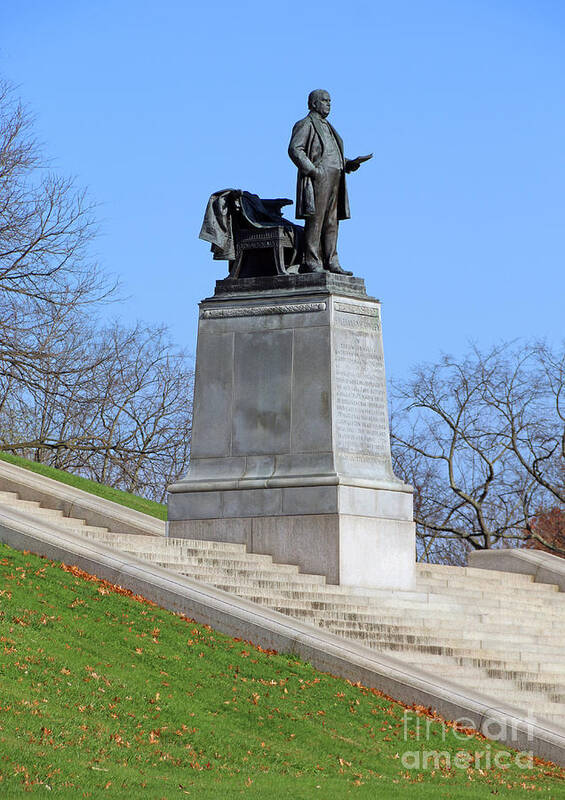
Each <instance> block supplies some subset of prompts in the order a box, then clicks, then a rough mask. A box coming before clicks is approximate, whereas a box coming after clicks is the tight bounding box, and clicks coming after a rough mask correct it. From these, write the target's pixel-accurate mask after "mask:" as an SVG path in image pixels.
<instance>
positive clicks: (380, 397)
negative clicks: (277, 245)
mask: <svg viewBox="0 0 565 800" xmlns="http://www.w3.org/2000/svg"><path fill="white" fill-rule="evenodd" d="M168 518H169V535H170V536H180V537H186V538H194V539H209V540H216V541H228V542H239V543H241V544H245V545H246V546H247V548H248V549H249V551H250V552H252V553H263V554H268V555H272V556H273V558H274V559H275V560H276V561H279V562H283V563H289V564H296V565H298V566H299V567H300V569H301V570H303V571H304V572H311V573H314V574H323V575H325V576H326V579H327V580H328V581H329V582H330V583H335V584H347V585H350V586H363V587H367V586H374V587H397V588H408V587H410V585H411V583H412V579H413V576H414V568H415V567H414V562H415V535H414V524H413V522H412V488H411V487H410V486H407V485H406V484H404V483H403V482H402V481H400V480H399V479H398V478H396V476H395V475H394V473H393V471H392V463H391V455H390V440H389V430H388V415H387V405H386V382H385V372H384V356H383V345H382V333H381V318H380V305H379V302H378V301H377V300H375V299H373V298H370V297H367V294H366V292H365V288H364V285H363V281H361V280H360V279H358V278H344V277H343V276H336V275H332V274H331V273H327V272H325V273H320V274H318V273H316V274H310V275H294V276H277V277H273V278H266V277H265V278H256V279H244V280H226V281H220V282H219V283H218V284H217V287H216V294H215V295H214V297H211V298H208V299H207V300H204V301H203V302H202V303H201V306H200V319H199V324H198V348H197V354H196V375H195V389H194V418H193V430H192V449H191V459H190V468H189V471H188V473H187V475H186V476H185V477H184V478H183V479H182V480H180V481H178V482H177V483H175V484H174V485H173V486H171V487H169V499H168Z"/></svg>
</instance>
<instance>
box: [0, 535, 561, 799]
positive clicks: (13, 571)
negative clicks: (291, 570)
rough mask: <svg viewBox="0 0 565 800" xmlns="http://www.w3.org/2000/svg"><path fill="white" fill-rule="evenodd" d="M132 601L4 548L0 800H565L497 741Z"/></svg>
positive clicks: (556, 775) (536, 768) (553, 783)
mask: <svg viewBox="0 0 565 800" xmlns="http://www.w3.org/2000/svg"><path fill="white" fill-rule="evenodd" d="M140 600H141V599H140V598H138V599H135V598H132V597H128V596H124V595H123V594H120V593H117V592H115V591H113V589H112V587H109V586H108V585H107V584H105V583H103V582H101V581H97V580H88V579H87V578H85V576H83V575H81V574H79V573H78V571H74V572H69V571H67V570H64V569H62V568H61V566H60V565H58V564H56V563H53V562H51V561H48V560H46V559H41V558H39V557H37V556H32V555H29V554H25V553H19V552H17V551H15V550H12V549H10V548H8V547H6V546H5V545H0V654H1V656H0V796H1V797H7V798H11V797H16V796H20V795H22V796H23V795H24V794H28V793H32V794H41V795H42V796H45V795H46V794H47V792H48V793H49V796H53V797H68V798H71V797H72V798H76V797H90V798H99V797H108V798H110V797H113V798H123V797H130V798H131V799H132V800H137V798H152V799H154V798H157V799H158V798H167V800H172V798H177V797H179V798H180V797H187V796H190V797H194V798H198V800H204V799H205V798H214V799H216V798H220V799H221V800H222V799H223V798H232V797H253V798H259V797H268V798H273V799H274V800H276V798H287V797H288V798H293V799H294V800H300V798H303V799H304V800H311V798H317V797H319V798H324V800H329V798H332V800H333V798H342V797H344V798H345V797H353V798H366V799H367V800H368V799H369V798H370V799H371V800H374V798H381V797H382V798H397V797H399V798H418V799H420V798H434V800H437V798H442V799H443V798H463V797H464V798H473V800H474V799H475V798H491V797H493V796H496V797H514V796H516V795H518V794H522V793H523V791H524V790H525V789H528V788H531V793H532V795H537V796H542V797H544V798H563V797H565V771H564V770H561V769H559V768H557V767H553V766H547V765H543V764H541V763H537V764H533V765H531V768H527V769H526V768H519V767H517V766H516V765H515V763H514V758H515V756H514V754H511V755H509V756H508V760H509V761H510V762H511V765H510V766H509V767H508V768H506V769H500V768H494V767H491V768H489V767H488V765H487V763H486V754H487V753H488V754H489V758H490V760H491V762H492V761H493V760H494V757H495V755H496V754H497V753H498V752H500V750H501V748H500V747H499V746H498V745H496V744H494V743H489V742H486V741H485V740H484V739H481V738H476V737H474V736H466V735H464V734H462V733H461V732H458V733H457V736H456V735H455V734H454V732H453V730H452V729H447V733H446V735H445V741H443V740H442V737H443V734H444V733H445V731H446V729H445V728H444V727H443V726H442V725H441V724H440V722H437V721H429V720H428V718H427V717H424V716H421V717H419V716H418V717H417V716H416V714H415V713H414V712H412V713H411V715H410V718H409V719H410V723H409V725H408V726H407V729H406V732H405V725H404V712H405V709H404V708H403V707H402V706H401V705H400V704H398V703H395V702H392V701H391V700H389V699H387V698H386V697H384V696H382V695H379V694H378V693H376V692H372V691H369V690H366V689H363V688H361V687H357V686H354V685H351V684H350V683H348V682H347V681H344V680H340V679H337V678H334V677H332V676H330V675H326V674H323V673H320V672H317V671H315V670H314V669H313V668H312V667H310V666H309V665H308V664H305V663H302V662H300V661H297V660H296V659H295V658H294V657H292V656H288V655H284V654H278V655H277V654H269V653H264V652H262V651H259V649H256V648H254V647H253V646H252V645H250V644H247V643H245V642H241V641H237V640H234V639H230V638H228V637H226V636H223V635H221V634H219V633H216V632H215V631H213V630H211V629H210V628H207V627H205V626H201V625H196V624H195V623H194V622H192V621H190V620H187V619H186V618H183V617H180V616H178V615H175V614H172V613H170V612H167V611H164V610H162V609H160V608H157V607H156V606H153V605H152V604H148V603H146V602H142V601H140ZM416 722H419V724H420V736H418V734H417V729H416ZM426 723H427V725H428V731H427V733H426ZM457 737H459V738H457ZM423 750H428V751H430V750H439V751H445V752H446V753H448V754H449V758H454V756H455V754H456V753H457V751H464V752H467V753H470V754H472V755H473V757H474V756H475V755H476V754H477V753H482V754H483V755H482V756H479V758H481V759H482V761H480V762H479V763H477V762H476V761H475V762H474V763H470V764H469V767H468V769H458V768H456V767H455V766H453V765H452V767H451V768H450V769H449V768H448V767H447V766H446V765H445V763H441V764H440V765H439V766H438V767H437V768H432V766H431V765H430V768H427V769H422V768H421V767H420V768H410V766H412V765H413V762H414V761H415V759H416V758H419V757H420V756H419V754H420V753H421V751H423ZM407 753H408V756H407V755H406V754H407ZM409 753H413V755H412V756H410V755H409ZM407 757H408V759H409V761H410V762H412V763H411V764H410V763H407V762H406V758H407ZM403 761H404V762H405V763H403ZM444 762H445V758H444ZM460 763H461V762H460Z"/></svg>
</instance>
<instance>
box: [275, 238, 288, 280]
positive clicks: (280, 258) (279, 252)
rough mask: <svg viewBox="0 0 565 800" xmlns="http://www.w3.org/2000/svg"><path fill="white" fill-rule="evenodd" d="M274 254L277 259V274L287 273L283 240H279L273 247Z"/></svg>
mask: <svg viewBox="0 0 565 800" xmlns="http://www.w3.org/2000/svg"><path fill="white" fill-rule="evenodd" d="M273 256H274V259H275V268H276V270H277V275H286V274H287V272H286V267H285V265H284V245H283V243H282V240H281V241H279V242H277V243H276V244H275V246H274V247H273Z"/></svg>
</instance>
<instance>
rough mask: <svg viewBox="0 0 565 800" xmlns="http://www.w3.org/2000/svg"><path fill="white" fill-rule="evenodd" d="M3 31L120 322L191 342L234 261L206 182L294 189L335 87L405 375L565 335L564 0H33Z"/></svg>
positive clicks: (360, 228) (397, 361) (4, 16)
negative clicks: (215, 254)
mask: <svg viewBox="0 0 565 800" xmlns="http://www.w3.org/2000/svg"><path fill="white" fill-rule="evenodd" d="M0 29H1V30H2V36H1V38H0V73H1V74H2V75H3V76H4V77H6V78H8V79H9V80H10V81H12V82H13V83H14V84H16V85H17V86H18V88H19V93H20V95H21V97H22V98H23V100H24V101H25V102H26V103H27V104H28V105H29V107H30V109H31V110H32V111H33V113H34V114H35V115H36V130H37V134H38V138H39V139H41V140H42V141H43V142H44V146H45V152H46V154H48V155H49V156H50V157H51V158H52V159H53V163H54V165H55V166H56V167H57V168H58V169H60V170H62V171H63V172H64V173H66V174H72V175H75V176H76V178H77V181H78V183H79V185H83V186H87V187H88V188H89V191H90V195H91V197H92V198H93V199H94V200H96V201H97V202H98V203H99V204H100V218H101V235H100V237H99V239H98V240H97V242H96V244H95V251H96V253H97V255H98V258H99V260H100V262H101V263H102V265H103V266H104V267H105V269H107V270H108V271H110V272H112V273H115V274H117V275H118V276H119V277H120V278H121V279H122V282H123V287H124V294H126V295H128V299H127V301H125V302H124V303H123V304H122V306H121V307H120V309H119V313H120V315H121V316H122V318H124V319H125V320H131V321H133V320H135V319H143V320H148V321H152V322H166V323H167V324H168V325H169V326H170V329H171V332H172V335H173V338H174V339H175V340H176V341H177V342H178V343H179V344H183V345H186V346H187V347H188V348H189V349H190V350H192V351H193V352H194V350H195V344H196V322H197V303H198V301H199V300H200V299H202V298H203V297H206V296H209V295H210V294H212V293H213V287H214V281H215V280H216V279H217V278H221V277H223V276H224V274H225V268H224V262H213V261H212V260H211V257H210V254H209V251H208V246H207V245H206V243H204V242H202V241H200V240H199V239H198V232H199V229H200V224H201V221H202V215H203V211H204V208H205V204H206V201H207V198H208V196H209V194H210V193H211V192H213V191H215V190H218V189H222V188H226V187H236V188H242V189H247V190H248V191H252V192H255V193H257V194H260V195H262V196H267V197H269V196H282V197H284V196H286V197H294V188H295V168H294V166H293V165H292V164H291V162H290V160H289V159H288V156H287V152H286V151H287V145H288V139H289V135H290V130H291V128H292V125H293V123H294V122H295V121H296V120H297V119H299V118H301V117H302V116H304V114H305V113H306V96H307V94H308V92H309V91H310V90H311V89H313V88H317V87H322V88H327V89H328V90H329V91H330V93H331V95H332V100H333V104H332V105H333V107H332V114H331V117H330V119H331V121H332V122H333V124H334V125H335V127H336V128H337V130H338V131H339V132H340V134H341V136H342V137H343V139H344V140H345V145H346V154H347V155H348V156H349V157H353V156H356V155H359V154H362V153H366V152H371V151H372V152H374V158H373V160H372V161H370V162H369V163H368V164H366V165H364V166H363V167H362V168H361V169H360V170H359V171H358V172H357V173H355V174H354V175H351V176H350V179H349V193H350V201H351V208H352V218H351V219H350V220H348V221H346V222H344V223H343V224H342V226H341V231H340V247H339V250H340V256H341V262H342V264H343V265H344V266H345V267H346V268H348V269H352V270H353V271H354V272H355V274H356V275H358V276H361V277H364V278H365V281H366V285H367V289H368V291H369V293H370V294H372V295H373V296H376V297H379V298H381V300H382V301H383V331H384V339H385V355H386V361H387V371H388V375H389V377H390V376H393V377H395V378H402V377H404V376H406V375H407V374H408V372H409V369H410V367H411V365H413V364H416V363H419V362H422V361H433V360H436V359H437V358H438V357H439V355H440V353H441V352H442V351H443V352H449V353H452V354H455V355H457V354H460V353H463V352H464V351H465V350H466V349H467V346H468V342H469V341H470V340H472V341H475V342H478V343H479V344H481V345H485V346H487V345H490V344H494V343H496V342H498V341H500V340H502V339H513V338H516V337H526V338H532V337H547V338H549V339H550V340H553V341H558V340H560V339H561V338H562V336H563V329H564V326H563V316H564V315H563V306H564V301H565V291H564V284H565V281H564V278H563V274H564V261H565V259H564V254H565V252H564V251H565V233H564V232H565V225H564V222H565V103H564V98H563V89H564V87H565V4H563V3H562V2H560V0H488V2H485V1H484V0H456V2H454V0H450V1H449V2H443V1H442V0H426V2H422V0H395V2H392V1H389V2H382V1H381V0H374V1H373V2H361V1H360V0H350V2H348V3H342V2H339V3H338V2H336V0H326V2H318V1H317V0H315V1H314V2H310V1H309V0H304V2H302V3H298V2H279V3H259V2H256V1H255V0H251V1H249V0H248V1H246V0H243V2H239V3H235V2H228V1H227V0H218V1H217V2H213V3H212V2H208V3H206V2H203V1H202V2H198V3H194V2H180V1H179V0H161V2H160V3H159V4H157V3H156V2H151V3H144V2H141V1H140V0H137V1H136V2H133V0H122V1H121V2H120V1H119V0H118V1H117V2H110V1H109V0H98V2H95V3H92V2H86V0H50V2H49V3H40V2H30V1H29V0H19V2H17V3H12V4H4V5H3V8H2V10H1V11H0ZM286 213H287V216H289V217H290V218H293V212H292V209H290V210H287V212H286ZM112 313H113V314H115V313H117V309H116V308H114V309H113V310H112Z"/></svg>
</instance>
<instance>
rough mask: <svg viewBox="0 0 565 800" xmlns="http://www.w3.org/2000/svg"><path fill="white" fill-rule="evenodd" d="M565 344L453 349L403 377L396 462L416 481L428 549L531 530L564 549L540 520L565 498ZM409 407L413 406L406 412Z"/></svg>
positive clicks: (421, 533)
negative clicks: (563, 349)
mask: <svg viewBox="0 0 565 800" xmlns="http://www.w3.org/2000/svg"><path fill="white" fill-rule="evenodd" d="M564 377H565V354H563V353H557V352H554V351H552V349H551V348H550V347H549V346H548V345H547V344H544V343H535V344H526V345H522V346H514V347H513V346H512V345H510V344H505V345H502V346H499V347H496V348H493V349H492V350H491V351H490V352H487V353H482V352H481V351H480V350H479V349H478V348H474V349H473V351H472V353H471V354H470V355H469V356H467V357H466V358H464V359H462V360H456V359H454V358H452V357H450V356H445V357H444V358H443V359H442V361H441V362H440V363H439V364H436V365H433V366H424V367H420V368H419V369H417V370H416V372H415V375H414V377H413V379H412V380H410V381H407V382H405V383H404V384H402V385H400V386H397V387H395V390H394V392H393V397H394V404H395V410H394V414H393V417H392V419H393V422H394V426H395V427H394V430H393V435H392V445H393V453H394V458H395V468H396V469H397V471H398V473H399V474H401V475H402V476H403V477H404V478H405V479H406V480H408V481H409V482H412V483H413V485H414V486H415V490H416V491H415V496H416V503H415V518H416V522H417V530H418V538H419V552H420V557H421V558H423V559H427V558H430V557H437V556H438V554H439V553H440V550H442V551H444V555H443V556H441V557H442V559H443V560H445V548H446V546H447V547H448V549H449V544H448V543H449V542H452V543H457V544H456V545H454V548H452V550H451V552H455V554H456V557H457V558H458V559H462V558H464V555H465V551H466V550H468V549H486V548H491V547H496V546H501V545H503V544H504V545H508V544H513V545H514V546H522V545H523V544H524V543H525V542H527V541H528V540H531V539H535V540H537V541H539V543H540V544H542V545H543V546H544V547H547V548H548V549H550V550H552V551H554V552H559V553H565V550H564V549H563V547H562V546H561V545H560V544H559V543H558V542H556V540H555V539H552V540H551V541H550V540H549V539H546V538H545V537H544V535H543V532H542V531H541V529H540V528H539V526H538V527H536V526H535V525H534V524H533V520H535V517H536V514H537V513H538V512H539V510H540V509H545V508H548V507H551V506H554V505H560V506H561V507H562V506H563V504H564V503H565V485H564V484H565V482H564V480H563V478H564V474H565V473H564V470H563V465H564V463H565V438H564V437H565V407H564V397H563V394H564ZM403 415H404V416H403Z"/></svg>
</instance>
